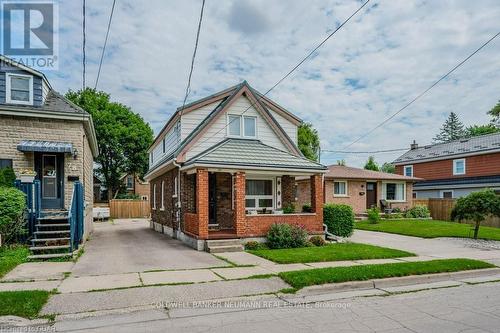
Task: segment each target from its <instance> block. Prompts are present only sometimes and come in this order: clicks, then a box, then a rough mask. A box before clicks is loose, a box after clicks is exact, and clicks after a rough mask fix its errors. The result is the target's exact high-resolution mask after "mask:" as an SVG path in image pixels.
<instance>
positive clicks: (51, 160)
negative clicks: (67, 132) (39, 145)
mask: <svg viewBox="0 0 500 333" xmlns="http://www.w3.org/2000/svg"><path fill="white" fill-rule="evenodd" d="M35 171H36V173H37V176H36V177H37V179H38V180H40V187H41V192H42V209H61V208H63V207H64V155H63V154H55V153H54V154H50V153H47V154H45V153H37V154H35Z"/></svg>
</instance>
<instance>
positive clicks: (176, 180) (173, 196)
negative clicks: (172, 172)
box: [172, 176, 179, 198]
mask: <svg viewBox="0 0 500 333" xmlns="http://www.w3.org/2000/svg"><path fill="white" fill-rule="evenodd" d="M178 182H179V180H178V179H177V176H175V177H174V194H173V195H172V198H177V187H178V185H179V184H178Z"/></svg>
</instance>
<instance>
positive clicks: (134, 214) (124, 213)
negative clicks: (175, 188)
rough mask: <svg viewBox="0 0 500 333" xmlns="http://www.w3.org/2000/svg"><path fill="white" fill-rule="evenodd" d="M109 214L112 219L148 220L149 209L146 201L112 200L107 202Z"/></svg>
mask: <svg viewBox="0 0 500 333" xmlns="http://www.w3.org/2000/svg"><path fill="white" fill-rule="evenodd" d="M109 214H110V217H111V218H113V219H127V218H148V217H150V215H151V209H150V205H149V201H148V200H132V199H113V200H111V201H110V202H109Z"/></svg>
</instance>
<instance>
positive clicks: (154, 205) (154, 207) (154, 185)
mask: <svg viewBox="0 0 500 333" xmlns="http://www.w3.org/2000/svg"><path fill="white" fill-rule="evenodd" d="M153 210H156V184H153Z"/></svg>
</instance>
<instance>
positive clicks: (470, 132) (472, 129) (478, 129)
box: [465, 124, 500, 137]
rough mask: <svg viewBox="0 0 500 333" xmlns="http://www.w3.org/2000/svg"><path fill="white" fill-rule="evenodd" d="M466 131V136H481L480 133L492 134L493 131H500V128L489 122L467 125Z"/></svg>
mask: <svg viewBox="0 0 500 333" xmlns="http://www.w3.org/2000/svg"><path fill="white" fill-rule="evenodd" d="M465 132H466V134H465V135H466V137H473V136H479V135H485V134H492V133H498V132H500V128H499V127H496V126H495V125H493V124H488V125H473V126H469V127H467V129H466V130H465Z"/></svg>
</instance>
